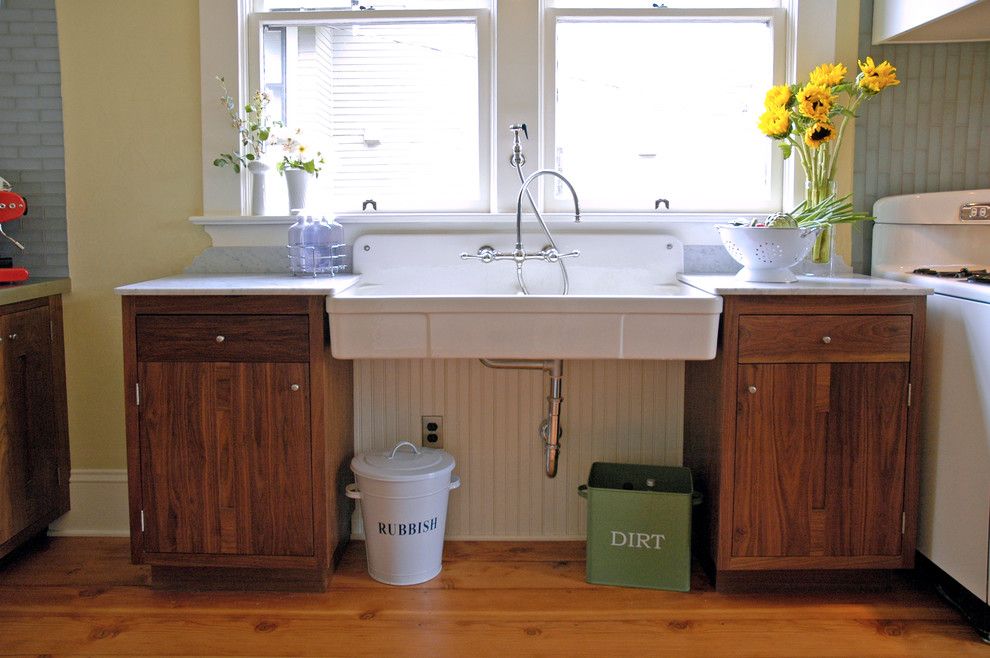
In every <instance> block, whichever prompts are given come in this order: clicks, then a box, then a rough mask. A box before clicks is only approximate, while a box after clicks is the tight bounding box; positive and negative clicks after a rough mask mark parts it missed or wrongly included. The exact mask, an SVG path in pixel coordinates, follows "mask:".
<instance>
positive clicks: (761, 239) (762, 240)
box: [715, 224, 819, 283]
mask: <svg viewBox="0 0 990 658" xmlns="http://www.w3.org/2000/svg"><path fill="white" fill-rule="evenodd" d="M715 228H716V229H718V234H719V237H721V238H722V244H724V245H725V248H726V250H728V252H729V255H730V256H732V257H733V258H734V259H735V260H736V262H737V263H739V264H740V265H742V266H743V268H742V269H741V270H739V272H738V274H736V276H737V277H739V278H740V279H742V280H743V281H756V282H760V283H790V282H792V281H797V277H796V276H794V274H793V273H792V272H791V271H790V269H788V268H790V267H791V266H792V265H796V264H797V263H799V262H800V261H801V259H802V258H804V257H805V256H806V255H807V253H808V250H809V249H811V245H812V244H814V242H815V237H816V236H817V235H818V231H819V229H817V228H811V229H806V228H756V227H752V226H728V225H724V224H723V225H720V226H716V227H715Z"/></svg>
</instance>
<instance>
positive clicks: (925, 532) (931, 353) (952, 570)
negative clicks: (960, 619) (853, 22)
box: [873, 189, 990, 640]
mask: <svg viewBox="0 0 990 658" xmlns="http://www.w3.org/2000/svg"><path fill="white" fill-rule="evenodd" d="M873 214H874V215H876V217H877V222H876V225H875V227H874V231H873V274H874V275H875V276H883V277H887V278H891V279H897V280H899V281H907V282H909V283H913V284H916V285H920V286H925V287H928V288H932V289H933V290H934V291H935V294H934V295H932V296H931V297H929V298H928V303H927V330H926V335H925V381H924V385H923V390H922V413H921V490H920V497H919V503H920V509H919V514H920V518H919V523H918V551H919V552H920V553H921V554H922V555H924V556H925V557H927V558H928V559H929V560H930V561H931V562H933V563H934V564H935V565H936V566H937V567H939V569H941V570H942V572H944V573H945V574H947V575H948V576H949V577H951V579H952V581H954V582H952V581H948V582H949V585H950V586H951V587H950V586H947V588H946V589H945V590H944V591H945V593H946V594H947V596H948V597H949V598H950V599H952V600H953V601H954V602H955V603H957V604H958V605H959V606H960V608H961V609H963V610H964V612H965V613H966V614H967V616H968V617H969V618H970V620H971V621H972V622H973V624H974V626H976V628H977V630H978V631H979V632H980V634H981V635H982V636H983V638H984V640H990V605H988V600H990V596H988V595H990V275H988V274H987V272H986V271H987V270H988V269H990V267H988V266H987V263H988V262H990V189H984V190H967V191H962V192H935V193H928V194H916V195H905V196H896V197H887V198H884V199H880V200H879V201H877V203H876V205H874V207H873Z"/></svg>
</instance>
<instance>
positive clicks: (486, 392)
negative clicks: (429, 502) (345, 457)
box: [354, 359, 684, 539]
mask: <svg viewBox="0 0 990 658" xmlns="http://www.w3.org/2000/svg"><path fill="white" fill-rule="evenodd" d="M354 365H355V367H354V389H355V391H354V406H355V428H354V429H355V450H356V451H357V452H367V451H380V450H385V449H386V448H391V447H392V446H393V445H395V443H397V442H398V441H402V440H408V441H411V442H412V443H415V444H416V445H419V443H420V433H421V429H420V425H421V416H425V415H430V416H433V415H439V416H443V440H444V449H445V450H447V451H448V452H450V453H451V454H452V455H453V456H454V458H455V459H456V460H457V467H456V468H455V470H454V472H455V473H456V474H457V475H459V476H460V477H461V481H462V483H463V484H462V485H461V487H460V489H457V490H455V491H453V492H451V496H450V507H449V511H448V515H447V537H449V538H457V539H486V538H492V539H495V538H497V539H503V538H554V539H565V538H580V539H583V538H584V532H585V514H586V511H587V510H586V507H585V502H584V500H583V499H582V498H580V497H579V496H578V495H577V487H578V485H580V484H584V483H585V482H586V481H587V477H588V471H589V469H590V468H591V464H592V462H595V461H609V462H630V463H644V464H664V465H680V464H681V448H682V440H683V417H682V416H683V405H684V393H683V390H684V363H683V362H681V361H567V362H565V364H564V387H563V391H564V392H563V395H564V402H563V409H562V422H561V424H562V427H563V430H564V434H563V439H562V445H563V450H562V451H561V458H560V467H559V472H558V474H557V477H556V478H554V479H550V478H547V477H546V476H545V475H544V473H543V441H542V439H541V438H540V437H539V436H538V432H537V429H538V427H539V425H540V423H541V421H542V419H543V416H544V407H545V400H546V396H547V395H548V393H549V385H548V383H547V378H546V376H545V375H544V374H543V373H542V372H540V371H521V370H493V369H490V368H486V367H484V366H483V365H481V363H479V362H478V361H477V360H473V359H402V360H358V361H355V364H354ZM361 530H362V529H361V528H360V524H359V523H358V524H356V527H355V535H357V536H360V535H361V534H362V532H361Z"/></svg>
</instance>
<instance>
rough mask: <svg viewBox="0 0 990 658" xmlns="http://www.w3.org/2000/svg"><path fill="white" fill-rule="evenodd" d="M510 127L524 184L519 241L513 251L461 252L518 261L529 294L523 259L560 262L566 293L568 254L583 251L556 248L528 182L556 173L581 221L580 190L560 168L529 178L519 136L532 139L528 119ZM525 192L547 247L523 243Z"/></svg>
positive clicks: (474, 256)
mask: <svg viewBox="0 0 990 658" xmlns="http://www.w3.org/2000/svg"><path fill="white" fill-rule="evenodd" d="M509 130H511V131H512V154H511V155H510V156H509V164H511V165H512V166H513V167H515V169H516V172H517V173H518V174H519V182H520V183H521V186H520V188H519V195H518V196H517V198H516V245H515V249H513V250H512V251H511V252H504V251H495V250H494V249H492V248H491V247H488V246H484V247H481V248H480V249H478V251H477V252H476V253H473V254H469V253H467V252H464V253H462V254H461V259H462V260H469V259H473V260H480V261H481V262H482V263H491V262H494V261H497V260H511V261H514V262H515V264H516V279H517V280H518V281H519V287H520V288H521V289H522V292H523V293H524V294H529V290H528V289H527V287H526V281H525V279H524V278H523V270H522V267H523V263H525V262H526V261H528V260H542V261H544V262H547V263H557V264H558V265H559V266H560V275H561V278H562V279H563V284H564V285H563V293H562V294H564V295H566V294H567V293H568V290H569V288H570V282H569V281H568V278H567V268H566V266H565V265H564V259H565V258H575V257H577V256H580V255H581V252H580V251H577V250H575V251H569V252H566V253H561V252H560V250H559V249H558V248H557V243H556V242H554V239H553V236H552V235H550V229H549V228H547V224H546V222H545V221H543V215H541V214H540V211H539V209H538V208H537V207H536V200H535V199H533V195H532V194H530V192H529V184H530V183H532V182H533V181H534V180H536V179H537V178H539V177H540V176H553V177H555V178H558V179H560V180H561V181H562V182H563V183H564V185H566V186H567V189H568V190H570V192H571V196H572V197H573V199H574V221H575V222H580V221H581V208H580V205H579V203H578V196H577V192H576V191H575V190H574V186H573V185H571V182H570V181H569V180H567V178H565V177H564V175H563V174H561V173H560V172H559V171H555V170H553V169H541V170H539V171H537V172H534V173H532V174H530V175H529V177H528V178H524V177H523V173H522V166H523V165H524V164H526V156H525V155H523V152H522V144H521V140H520V138H519V133H520V132H521V133H522V134H523V135H524V136H525V137H526V139H529V131H528V130H527V129H526V124H525V123H514V124H512V125H511V126H509ZM523 196H525V197H526V198H527V199H528V200H529V204H530V206H531V207H532V209H533V214H534V215H535V216H536V220H537V221H538V222H539V224H540V227H541V228H542V229H543V233H544V235H546V237H547V242H549V245H548V246H547V247H544V248H543V249H541V250H540V251H533V252H527V251H526V250H525V248H524V247H523V244H522V200H523Z"/></svg>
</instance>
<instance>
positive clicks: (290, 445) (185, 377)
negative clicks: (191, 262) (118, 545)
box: [123, 296, 353, 589]
mask: <svg viewBox="0 0 990 658" xmlns="http://www.w3.org/2000/svg"><path fill="white" fill-rule="evenodd" d="M324 301H325V300H324V298H323V297H319V296H313V297H302V296H279V297H267V296H243V297H144V296H136V297H125V298H124V302H123V303H124V332H125V351H126V355H125V356H126V358H125V367H126V379H127V398H128V405H127V407H128V470H129V477H128V480H129V483H130V499H131V545H132V556H133V559H134V561H135V562H143V563H147V564H150V565H152V578H153V580H154V581H156V583H158V584H161V585H167V586H185V585H189V586H195V587H211V588H214V587H215V588H228V587H230V588H238V589H251V588H279V589H323V588H325V587H326V583H327V578H328V575H329V572H330V571H331V570H332V568H333V565H334V563H335V560H336V558H337V557H339V555H340V551H341V550H342V549H343V547H344V545H345V544H346V540H347V537H348V535H349V531H350V527H349V523H350V507H349V504H348V501H347V499H346V498H345V497H344V495H343V487H344V486H345V485H346V483H347V481H346V480H345V478H346V474H347V466H348V462H349V459H350V457H351V453H352V446H353V436H352V420H351V418H352V397H351V396H352V376H351V364H350V362H349V361H337V360H335V359H333V358H331V356H330V353H329V344H328V331H327V325H326V316H325V312H324V309H323V304H324Z"/></svg>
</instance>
